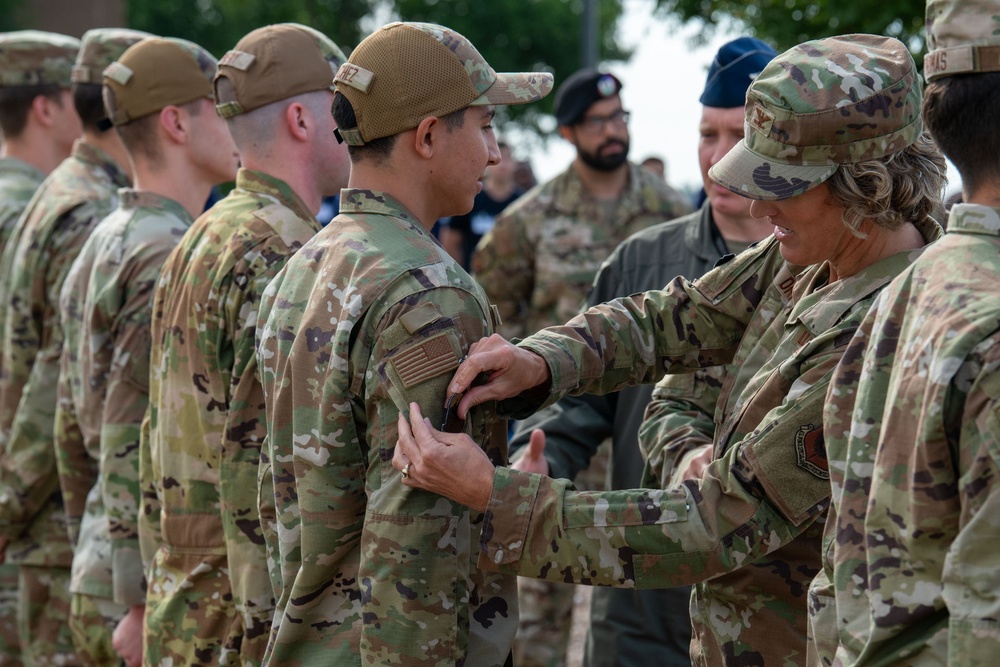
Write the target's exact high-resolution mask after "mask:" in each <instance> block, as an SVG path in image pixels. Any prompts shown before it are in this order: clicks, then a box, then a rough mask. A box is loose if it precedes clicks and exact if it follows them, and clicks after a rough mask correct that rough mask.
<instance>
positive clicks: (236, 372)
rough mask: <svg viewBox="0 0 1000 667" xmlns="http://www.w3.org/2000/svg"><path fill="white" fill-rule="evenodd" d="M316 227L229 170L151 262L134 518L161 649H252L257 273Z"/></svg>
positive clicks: (186, 653) (264, 597)
mask: <svg viewBox="0 0 1000 667" xmlns="http://www.w3.org/2000/svg"><path fill="white" fill-rule="evenodd" d="M318 230H319V223H318V222H317V221H316V218H315V216H314V215H313V214H312V212H311V211H310V210H309V208H308V206H307V205H306V204H305V202H303V201H302V200H301V198H300V197H299V196H298V195H297V194H296V193H295V192H294V191H293V190H292V189H291V187H289V185H288V184H286V183H284V182H282V181H280V180H278V179H276V178H274V177H272V176H269V175H267V174H264V173H261V172H257V171H251V170H248V169H240V171H239V173H238V174H237V176H236V188H235V189H234V190H233V191H232V192H231V193H230V194H229V195H228V196H227V197H226V198H225V199H223V200H222V201H220V202H218V203H217V204H216V205H215V206H213V207H212V208H211V209H210V210H209V211H207V212H206V213H204V214H203V215H202V216H201V217H199V218H198V220H197V221H196V222H195V223H194V225H193V226H192V227H191V229H190V230H189V231H188V233H187V234H186V235H185V236H184V238H183V239H182V241H181V243H180V245H179V246H177V248H176V249H175V250H174V251H173V252H172V253H171V255H170V256H169V257H168V259H167V261H166V263H165V264H164V266H163V269H162V271H161V279H160V283H159V284H158V286H157V288H156V293H155V297H154V305H153V315H152V317H153V321H152V326H151V333H152V352H151V357H150V364H151V366H150V369H151V373H150V392H149V401H150V405H149V419H148V420H147V422H148V423H147V424H144V427H143V428H144V430H145V431H146V432H144V433H143V435H142V442H141V444H140V457H141V461H140V480H141V490H142V494H143V497H144V500H143V503H144V507H143V508H142V513H141V514H140V523H139V528H140V540H141V548H142V556H143V559H144V561H145V562H146V566H147V568H148V571H147V579H148V584H149V587H148V592H147V600H153V601H154V603H155V604H149V603H147V612H146V616H147V618H146V626H147V631H149V630H150V629H152V630H153V633H154V636H158V637H160V638H161V639H164V641H166V639H171V640H173V641H176V642H178V643H177V644H176V645H175V644H170V645H167V646H156V645H153V646H152V648H153V649H154V650H155V651H157V652H162V656H161V657H162V658H163V659H166V658H167V657H168V656H172V657H173V659H174V660H175V663H176V660H178V659H183V660H186V661H189V664H190V663H193V664H213V665H214V664H216V662H217V661H218V662H219V663H225V661H226V660H227V659H229V658H228V657H227V656H228V655H229V652H230V651H233V652H236V651H239V652H240V664H243V663H245V662H247V661H250V662H256V661H259V660H260V657H261V656H262V655H263V650H264V647H265V645H266V641H267V636H268V633H269V630H270V619H271V616H272V613H273V610H274V594H273V592H272V590H271V582H270V578H269V574H268V566H267V560H266V555H265V552H264V543H263V538H262V536H261V528H260V519H259V516H258V510H257V507H258V496H257V471H258V464H259V459H260V447H261V445H262V443H263V440H264V434H265V432H264V421H263V404H264V398H263V394H262V390H261V387H260V382H259V380H258V378H257V362H256V358H255V357H254V331H255V327H256V324H257V308H258V305H259V300H260V296H261V294H262V293H263V291H264V288H265V287H266V286H267V283H268V282H270V280H271V279H272V278H273V277H274V276H275V274H276V273H277V272H278V270H279V269H280V268H281V267H282V266H283V265H284V263H285V260H286V259H287V258H288V257H289V256H290V255H291V254H292V253H293V252H294V251H295V250H297V249H298V248H299V247H300V246H301V245H302V244H303V243H304V242H305V241H306V240H308V239H309V238H311V237H312V235H313V234H315V233H316V231H318ZM180 580H184V581H185V585H184V587H183V588H182V587H178V586H176V583H175V582H177V581H180ZM234 604H235V608H234ZM237 613H238V614H239V617H237V616H236V614H237ZM227 619H228V620H227ZM234 620H235V622H233V621H234ZM182 627H183V628H189V629H190V630H189V632H190V633H195V632H197V633H200V635H199V636H200V637H201V640H199V641H202V640H203V642H204V643H203V644H198V643H197V642H191V641H189V634H188V632H187V631H182V630H180V629H179V628H182ZM158 633H163V634H162V635H161V634H158ZM149 647H150V644H147V648H149ZM220 651H221V653H222V656H221V657H220V655H219V652H220ZM156 655H159V654H156ZM156 655H154V657H156ZM178 656H179V657H178ZM154 662H155V661H154Z"/></svg>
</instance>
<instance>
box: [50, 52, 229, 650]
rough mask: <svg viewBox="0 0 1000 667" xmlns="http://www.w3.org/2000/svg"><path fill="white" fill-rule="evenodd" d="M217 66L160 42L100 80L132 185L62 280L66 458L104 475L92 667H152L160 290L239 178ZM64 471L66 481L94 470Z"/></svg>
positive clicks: (95, 549) (87, 606)
mask: <svg viewBox="0 0 1000 667" xmlns="http://www.w3.org/2000/svg"><path fill="white" fill-rule="evenodd" d="M215 72H216V60H215V58H214V57H213V56H212V55H211V54H209V53H208V52H207V51H205V50H204V49H203V48H201V47H199V46H198V45H196V44H193V43H191V42H188V41H185V40H181V39H173V38H159V37H150V38H148V39H144V40H142V41H141V42H139V43H137V44H134V45H133V46H131V47H129V49H128V50H127V51H125V53H124V54H122V55H121V57H120V58H118V59H117V60H116V61H115V62H113V63H112V64H111V65H109V66H108V67H107V68H106V69H105V70H104V74H103V79H104V104H105V109H106V111H107V115H108V118H109V120H110V122H111V123H112V124H113V125H114V127H115V131H116V132H117V134H118V135H119V136H120V137H121V140H122V143H123V145H124V147H125V149H126V151H127V153H128V156H129V160H130V161H131V164H132V167H133V174H134V179H133V180H134V184H135V187H134V189H130V188H123V189H122V190H120V191H119V193H118V195H119V204H118V208H117V209H116V210H115V211H114V212H113V213H111V215H109V216H108V217H107V218H105V219H104V220H103V221H101V222H100V223H99V224H98V225H97V227H96V228H95V229H94V231H93V233H92V234H91V236H90V238H89V239H88V241H87V244H86V245H85V246H84V248H83V250H82V252H81V253H80V256H79V257H77V259H76V261H75V262H74V263H73V266H72V268H71V269H70V271H69V275H68V276H67V278H66V281H65V284H64V286H63V291H62V297H61V301H60V309H61V314H62V329H63V337H64V343H63V355H62V359H61V371H60V384H59V399H60V400H59V408H58V410H57V412H56V420H57V433H58V434H59V435H58V438H57V445H58V447H59V450H60V453H61V454H62V456H63V457H64V459H65V460H66V461H67V462H84V463H85V464H86V465H85V466H84V467H85V468H86V467H93V466H99V469H100V473H101V474H100V477H99V478H97V479H95V480H94V481H93V486H92V487H91V488H90V489H87V490H86V497H87V507H86V514H85V516H86V520H85V523H86V524H87V525H88V526H89V527H90V528H91V529H88V530H84V531H82V532H81V536H80V539H79V541H78V543H77V548H76V552H75V554H74V558H73V575H74V576H73V580H74V588H83V587H84V586H82V585H81V584H82V582H87V583H86V584H85V587H86V589H85V592H79V591H75V592H74V597H73V615H72V617H71V627H72V629H73V632H74V636H73V640H74V643H75V645H76V647H77V653H78V655H79V656H80V658H81V659H82V660H83V661H84V663H85V664H87V665H95V666H97V665H116V664H118V661H119V660H121V659H123V660H124V661H125V662H126V664H128V665H130V667H137V666H138V665H139V664H141V662H142V631H143V615H144V613H143V612H144V609H145V604H146V597H147V596H146V583H145V578H144V576H143V568H142V561H141V558H140V555H139V539H138V512H139V451H138V441H139V430H140V428H139V427H140V424H141V422H142V419H143V417H144V415H145V412H146V405H147V402H148V401H147V396H148V393H147V392H148V389H147V388H148V384H149V382H148V375H149V319H150V305H151V304H150V302H151V296H152V293H151V287H152V286H153V285H154V284H155V283H156V280H157V278H158V277H159V270H160V267H161V265H162V264H163V261H164V260H165V259H166V257H167V255H168V254H169V253H170V251H171V250H172V249H173V247H174V246H175V245H176V244H177V242H178V241H179V240H180V238H181V236H182V235H183V234H184V232H185V231H186V230H187V229H188V227H190V225H191V223H192V222H193V220H194V216H196V215H198V214H200V213H201V212H202V210H203V209H204V203H205V201H206V199H207V198H208V195H209V192H210V190H211V188H212V186H213V185H216V184H218V183H220V182H224V181H228V180H231V179H232V178H233V177H234V176H235V175H236V166H237V162H238V159H239V158H238V155H237V154H236V148H235V147H234V146H233V143H232V138H231V137H230V136H229V132H228V131H227V130H226V126H225V122H224V121H223V120H222V119H221V118H220V117H219V116H218V114H216V113H215V102H214V99H213V88H212V78H213V77H214V76H215ZM116 360H127V362H124V363H123V362H121V361H116ZM60 471H61V472H64V473H65V475H64V477H65V478H66V481H67V487H69V486H71V485H72V484H73V483H74V482H75V481H76V480H77V479H78V478H81V477H82V476H83V472H84V471H81V470H79V469H76V467H69V466H61V468H60ZM107 544H110V549H108V548H105V545H107ZM98 585H100V586H101V588H103V589H104V592H103V594H101V593H100V592H99V591H97V590H95V586H98ZM155 592H156V591H153V593H155ZM95 619H96V622H95ZM112 633H113V635H112Z"/></svg>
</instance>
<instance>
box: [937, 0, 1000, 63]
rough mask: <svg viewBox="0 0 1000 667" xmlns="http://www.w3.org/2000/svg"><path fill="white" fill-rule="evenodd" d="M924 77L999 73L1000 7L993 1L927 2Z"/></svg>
mask: <svg viewBox="0 0 1000 667" xmlns="http://www.w3.org/2000/svg"><path fill="white" fill-rule="evenodd" d="M926 28H927V51H928V53H927V55H926V56H924V76H925V77H926V78H927V81H928V82H930V81H934V80H935V79H939V78H941V77H943V76H952V75H954V74H969V73H973V72H1000V5H998V4H997V2H996V0H928V1H927V22H926Z"/></svg>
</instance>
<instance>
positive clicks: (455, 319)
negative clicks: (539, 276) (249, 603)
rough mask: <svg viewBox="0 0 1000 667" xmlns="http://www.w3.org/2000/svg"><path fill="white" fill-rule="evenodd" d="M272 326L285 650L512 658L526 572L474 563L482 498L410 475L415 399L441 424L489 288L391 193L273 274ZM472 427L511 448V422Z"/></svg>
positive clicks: (485, 665)
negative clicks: (508, 572) (475, 506)
mask: <svg viewBox="0 0 1000 667" xmlns="http://www.w3.org/2000/svg"><path fill="white" fill-rule="evenodd" d="M260 316H261V322H262V323H263V324H262V327H263V328H261V329H259V330H258V337H259V348H258V355H259V359H260V368H261V376H262V381H263V383H264V388H265V391H266V397H267V425H268V443H269V444H268V447H269V448H270V451H271V457H270V460H271V462H272V465H273V480H274V496H275V501H276V503H277V507H276V511H277V534H278V540H279V551H280V561H281V562H280V577H281V582H280V587H281V596H280V599H279V601H278V610H277V612H276V614H275V629H274V634H273V636H272V640H271V645H270V646H269V656H270V659H271V662H270V664H272V665H315V664H330V665H338V666H347V665H358V666H360V665H369V664H401V665H428V666H430V665H435V666H436V665H442V666H443V665H462V664H465V665H470V666H471V665H476V666H477V667H492V666H499V665H503V664H504V663H505V661H506V660H507V658H508V654H509V652H510V647H511V643H512V641H513V639H514V631H515V630H516V628H517V603H516V599H517V598H516V590H515V578H514V577H507V576H502V575H496V574H487V573H484V572H482V571H480V570H479V569H477V567H476V553H477V551H476V545H477V544H478V542H479V539H480V528H481V523H482V515H481V514H479V513H475V512H471V511H470V510H469V509H468V508H466V507H463V506H461V505H458V504H456V503H452V502H449V501H447V500H445V499H444V498H442V497H440V496H438V495H436V494H431V493H427V492H425V491H418V490H413V489H408V488H406V487H404V486H403V485H402V484H401V480H400V476H399V473H398V472H396V470H395V469H393V467H392V463H391V459H392V453H393V449H394V447H395V444H396V429H397V416H398V414H399V413H400V412H402V411H406V410H408V409H409V403H410V402H412V401H416V402H419V403H420V405H422V406H427V415H428V417H429V418H431V419H432V420H435V421H437V422H438V423H440V421H441V419H442V416H443V412H444V410H443V408H444V402H445V393H446V390H447V383H448V381H449V380H450V378H451V375H452V371H453V370H454V369H455V368H456V367H457V366H458V363H459V360H460V359H461V358H462V357H463V356H464V355H465V353H466V351H467V350H468V348H469V346H470V345H471V344H472V343H474V342H475V341H477V340H479V339H480V337H482V336H485V335H489V334H490V333H492V332H493V330H494V322H495V315H494V314H493V310H492V309H491V307H490V305H489V302H488V301H487V299H486V295H485V294H484V293H483V291H482V289H481V288H480V287H479V286H478V285H477V284H476V283H475V281H473V280H472V279H471V278H470V277H469V275H468V274H467V273H466V272H465V271H464V270H463V269H462V267H461V266H460V265H459V264H458V263H457V262H455V261H454V260H453V259H452V258H451V257H450V256H449V255H448V254H447V253H446V252H445V251H444V250H443V249H442V248H441V247H440V246H439V245H438V244H437V243H436V242H435V241H434V240H433V239H432V238H431V237H430V236H429V235H428V234H427V233H426V232H425V231H424V230H423V229H422V228H421V226H420V223H419V222H418V221H417V220H416V219H414V218H413V216H411V215H410V214H409V213H408V212H407V211H406V210H405V209H404V208H403V207H402V205H401V204H400V203H399V202H397V201H396V200H394V199H393V198H392V197H390V196H389V195H387V194H385V193H382V192H373V191H369V190H343V191H342V193H341V203H340V215H339V216H337V217H336V218H334V220H333V221H332V222H331V223H330V225H328V226H327V227H325V228H324V229H323V231H322V232H320V234H318V235H317V236H316V238H315V239H313V240H312V241H311V242H309V243H307V244H306V245H305V246H304V247H303V248H302V250H300V251H299V252H298V253H296V255H295V256H294V257H293V258H292V259H291V260H290V261H289V263H288V265H287V266H286V267H285V269H284V271H283V272H282V273H281V274H279V276H278V277H277V278H276V279H275V281H274V282H273V283H272V284H271V286H270V287H269V288H268V292H267V295H266V297H265V299H264V302H263V305H262V307H261V313H260ZM464 428H465V432H466V433H469V434H470V435H471V436H472V437H473V438H474V439H475V440H476V442H480V443H485V444H484V449H485V450H486V452H487V454H488V455H489V456H490V458H491V459H492V460H493V461H495V462H496V463H498V464H504V463H505V462H506V457H507V442H506V421H505V420H503V419H500V418H499V417H498V416H497V414H496V409H495V405H492V404H488V405H485V406H483V408H482V409H477V410H475V411H473V412H472V413H471V416H470V418H469V420H468V421H467V422H466V424H465V427H464Z"/></svg>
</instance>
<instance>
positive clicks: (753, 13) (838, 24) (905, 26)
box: [656, 0, 924, 62]
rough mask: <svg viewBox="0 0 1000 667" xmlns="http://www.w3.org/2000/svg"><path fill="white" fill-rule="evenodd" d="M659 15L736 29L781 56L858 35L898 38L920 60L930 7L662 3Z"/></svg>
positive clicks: (735, 0)
mask: <svg viewBox="0 0 1000 667" xmlns="http://www.w3.org/2000/svg"><path fill="white" fill-rule="evenodd" d="M656 10H657V12H658V13H659V14H660V15H662V16H676V17H677V18H679V19H680V20H681V21H685V22H686V21H692V20H693V21H702V22H704V23H705V25H706V26H707V27H708V28H709V30H711V29H712V28H713V27H715V26H718V25H735V26H737V27H738V28H739V29H745V30H747V31H748V32H750V33H751V34H753V35H754V36H756V37H759V38H760V39H763V40H764V41H766V42H769V43H771V44H773V45H774V47H775V48H776V49H778V51H784V50H785V49H789V48H791V47H793V46H795V45H796V44H799V43H801V42H805V41H808V40H810V39H818V38H820V37H830V36H832V35H846V34H848V33H854V32H865V33H870V34H874V35H888V36H890V37H895V38H897V39H899V40H900V41H901V42H903V43H904V44H906V45H907V46H908V47H909V48H910V51H912V52H913V53H914V55H917V54H919V53H920V52H921V51H922V50H923V47H924V35H923V30H924V3H923V2H915V1H914V0H850V1H848V2H845V1H842V0H753V1H750V2H747V1H745V0H656ZM918 62H919V60H918Z"/></svg>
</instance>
